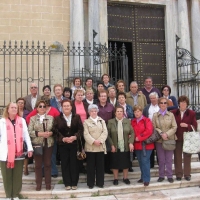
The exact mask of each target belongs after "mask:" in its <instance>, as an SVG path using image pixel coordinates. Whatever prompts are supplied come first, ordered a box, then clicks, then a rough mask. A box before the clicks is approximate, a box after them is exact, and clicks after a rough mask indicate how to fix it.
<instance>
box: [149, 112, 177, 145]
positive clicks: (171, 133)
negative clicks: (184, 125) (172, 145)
mask: <svg viewBox="0 0 200 200" xmlns="http://www.w3.org/2000/svg"><path fill="white" fill-rule="evenodd" d="M152 122H153V126H154V128H155V129H156V130H157V131H158V132H159V133H166V134H167V136H168V139H169V140H176V139H177V137H176V135H175V133H176V129H177V124H176V120H175V117H174V115H173V113H171V112H168V111H167V112H166V114H165V115H164V116H162V115H161V114H160V112H156V113H154V115H153V119H152ZM158 142H162V139H160V140H158Z"/></svg>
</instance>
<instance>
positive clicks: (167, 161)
mask: <svg viewBox="0 0 200 200" xmlns="http://www.w3.org/2000/svg"><path fill="white" fill-rule="evenodd" d="M158 105H159V107H160V110H159V111H158V112H156V113H154V115H153V119H152V122H153V126H154V128H155V129H156V130H157V131H158V132H159V134H160V135H161V137H162V139H160V140H158V141H157V142H156V151H157V156H158V160H159V178H158V182H162V181H163V180H164V179H165V168H166V176H167V178H168V181H169V182H170V183H173V182H174V179H173V171H172V157H173V153H174V151H173V150H165V149H163V147H162V142H163V141H164V140H176V136H175V132H176V129H177V124H176V120H175V118H174V115H173V114H172V113H171V112H169V111H167V106H168V105H167V99H166V98H164V97H161V98H159V99H158Z"/></svg>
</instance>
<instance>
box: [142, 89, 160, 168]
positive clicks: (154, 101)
mask: <svg viewBox="0 0 200 200" xmlns="http://www.w3.org/2000/svg"><path fill="white" fill-rule="evenodd" d="M158 98H159V97H158V94H157V93H156V92H152V93H150V94H149V99H150V102H151V103H150V104H148V105H147V106H146V107H145V108H144V110H143V115H144V116H145V117H148V118H149V119H150V120H151V121H152V118H153V114H154V113H156V112H158V111H159V110H160V108H159V106H158ZM150 162H151V168H154V151H152V153H151V157H150Z"/></svg>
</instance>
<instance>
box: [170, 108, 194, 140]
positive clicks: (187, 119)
mask: <svg viewBox="0 0 200 200" xmlns="http://www.w3.org/2000/svg"><path fill="white" fill-rule="evenodd" d="M171 112H172V113H173V114H174V117H175V120H176V123H177V127H178V128H177V130H176V136H177V138H178V140H179V141H183V133H184V132H187V131H192V128H191V125H192V126H193V127H194V129H195V130H197V120H196V113H195V112H194V111H193V110H190V109H187V110H186V111H185V113H184V115H183V119H181V113H180V110H179V109H175V110H171ZM180 123H186V124H188V127H180Z"/></svg>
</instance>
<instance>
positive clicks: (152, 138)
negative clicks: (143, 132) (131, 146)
mask: <svg viewBox="0 0 200 200" xmlns="http://www.w3.org/2000/svg"><path fill="white" fill-rule="evenodd" d="M160 139H161V136H160V134H159V133H158V131H157V130H156V129H155V128H154V129H153V133H152V135H151V136H150V137H148V138H147V139H146V140H145V141H144V143H145V144H151V143H154V142H156V141H158V140H160Z"/></svg>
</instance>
